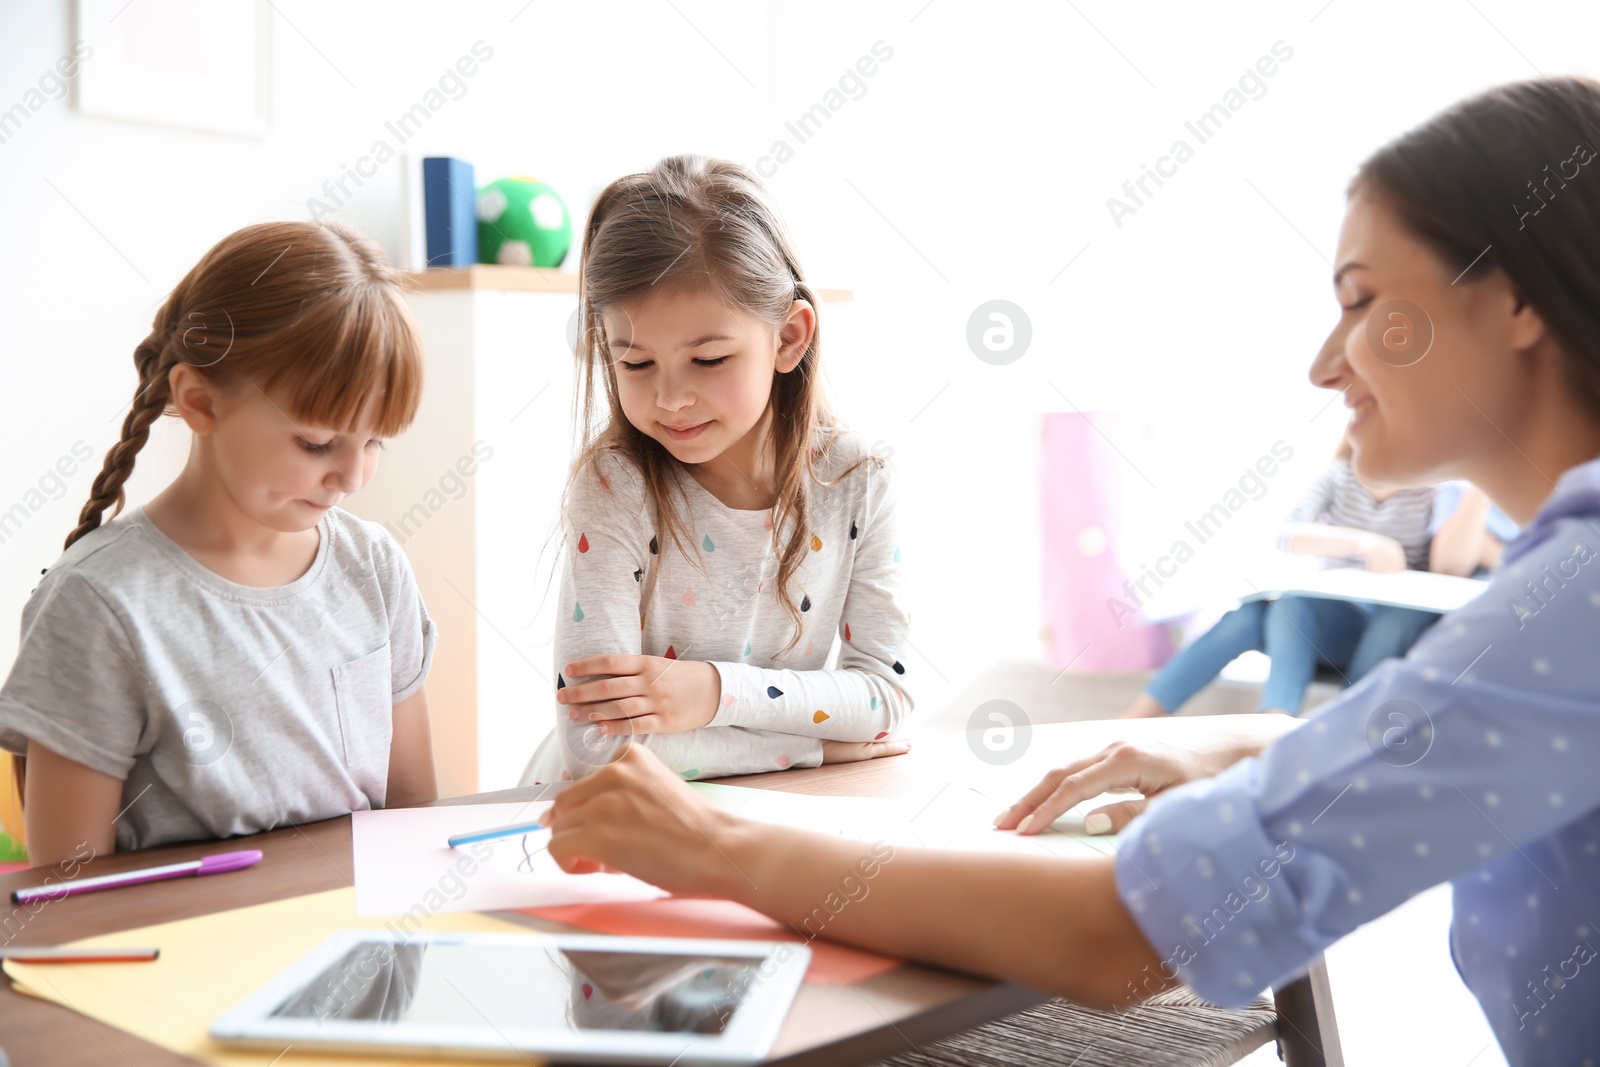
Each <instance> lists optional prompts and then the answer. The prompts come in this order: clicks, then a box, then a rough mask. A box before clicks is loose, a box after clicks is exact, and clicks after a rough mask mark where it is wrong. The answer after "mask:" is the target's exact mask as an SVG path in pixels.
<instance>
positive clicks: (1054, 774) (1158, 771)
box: [994, 716, 1300, 834]
mask: <svg viewBox="0 0 1600 1067" xmlns="http://www.w3.org/2000/svg"><path fill="white" fill-rule="evenodd" d="M1268 718H1271V719H1282V720H1283V721H1282V722H1281V724H1280V723H1277V722H1273V723H1271V724H1267V723H1265V722H1263V723H1261V724H1256V728H1254V729H1252V730H1249V731H1247V732H1241V733H1230V734H1221V735H1217V736H1215V737H1207V738H1202V739H1198V740H1196V741H1194V742H1193V743H1191V744H1190V746H1189V747H1186V748H1179V747H1177V746H1175V745H1165V744H1161V743H1159V742H1152V743H1148V744H1140V745H1135V744H1130V743H1129V742H1126V741H1118V742H1116V743H1114V744H1111V745H1108V746H1107V747H1106V748H1104V749H1102V750H1101V751H1099V752H1097V753H1095V754H1094V755H1092V756H1088V757H1085V758H1084V759H1080V760H1076V761H1074V762H1072V763H1069V764H1067V765H1066V766H1065V767H1060V768H1058V769H1056V770H1053V771H1051V772H1050V773H1049V774H1047V775H1045V776H1044V778H1043V779H1041V780H1040V782H1039V784H1038V785H1036V786H1034V787H1033V790H1032V791H1031V792H1029V793H1028V795H1027V796H1025V797H1023V798H1022V799H1021V800H1019V801H1017V802H1016V803H1015V804H1013V805H1011V806H1010V807H1009V808H1007V809H1006V810H1005V811H1003V812H1001V813H1000V817H999V818H997V819H995V821H994V824H995V825H996V826H997V827H999V828H1000V829H1002V830H1010V829H1013V828H1014V829H1015V830H1016V831H1017V832H1018V833H1019V834H1036V833H1039V832H1040V831H1043V830H1047V829H1049V828H1050V824H1051V823H1053V822H1055V821H1056V820H1057V819H1059V818H1060V817H1061V816H1062V815H1064V814H1065V813H1066V812H1067V810H1068V809H1069V808H1072V807H1074V806H1075V805H1078V804H1081V803H1083V802H1084V801H1085V800H1088V799H1089V798H1090V797H1096V796H1099V795H1100V794H1101V793H1105V792H1109V791H1112V790H1128V789H1131V790H1137V791H1138V792H1140V793H1143V794H1144V796H1143V797H1142V798H1138V799H1134V800H1123V801H1119V802H1117V803H1113V804H1106V805H1104V806H1102V807H1099V808H1096V809H1095V810H1094V811H1091V812H1090V813H1089V814H1088V815H1086V816H1084V820H1083V823H1084V829H1085V830H1086V831H1088V832H1089V833H1091V834H1110V833H1119V832H1121V830H1122V828H1123V827H1125V826H1127V825H1128V824H1129V823H1130V822H1132V821H1133V820H1134V818H1135V817H1136V816H1137V815H1139V814H1140V813H1141V812H1143V811H1144V807H1145V803H1146V802H1147V801H1148V800H1150V798H1152V797H1155V796H1158V795H1159V794H1161V793H1163V792H1165V791H1166V790H1168V789H1173V788H1176V787H1177V786H1180V785H1183V784H1184V783H1185V782H1192V781H1195V780H1196V779H1199V778H1209V777H1211V776H1212V775H1214V774H1218V773H1220V772H1221V771H1223V770H1225V769H1227V768H1228V767H1231V766H1232V765H1233V764H1235V763H1237V762H1238V761H1239V760H1241V759H1244V758H1245V757H1247V756H1255V755H1259V754H1260V753H1261V750H1262V749H1264V748H1266V747H1267V745H1268V744H1270V743H1271V742H1272V741H1274V740H1276V739H1277V738H1278V737H1280V736H1282V734H1284V733H1288V732H1289V731H1290V730H1292V729H1294V728H1295V727H1297V726H1299V725H1300V720H1298V719H1291V718H1289V717H1287V716H1269V717H1268Z"/></svg>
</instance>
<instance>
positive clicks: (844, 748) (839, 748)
mask: <svg viewBox="0 0 1600 1067" xmlns="http://www.w3.org/2000/svg"><path fill="white" fill-rule="evenodd" d="M910 751H911V742H910V741H824V742H822V762H823V763H859V762H861V761H862V760H869V759H878V758H879V757H880V756H903V755H905V754H906V753H907V752H910Z"/></svg>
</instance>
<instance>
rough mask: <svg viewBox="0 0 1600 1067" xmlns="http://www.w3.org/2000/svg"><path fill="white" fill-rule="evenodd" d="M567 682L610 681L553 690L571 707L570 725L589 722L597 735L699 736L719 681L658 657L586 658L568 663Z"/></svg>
mask: <svg viewBox="0 0 1600 1067" xmlns="http://www.w3.org/2000/svg"><path fill="white" fill-rule="evenodd" d="M563 673H564V674H565V675H566V676H567V677H568V678H586V677H589V676H591V675H596V674H608V675H612V677H610V678H603V679H600V680H598V681H592V682H584V683H583V684H582V685H569V686H567V687H566V688H564V689H560V690H557V692H556V700H557V701H558V702H559V703H562V704H569V705H572V708H571V710H570V711H568V713H567V717H568V718H570V719H571V720H572V721H573V722H593V723H595V724H597V727H598V729H599V730H600V732H601V733H603V734H607V735H621V736H631V735H634V734H677V733H683V732H685V731H687V730H698V729H699V728H700V727H702V726H706V725H709V724H710V722H711V720H712V719H713V718H715V717H716V714H717V705H718V703H719V702H720V701H721V700H722V676H721V675H720V674H718V673H717V669H716V668H715V667H713V666H712V665H711V664H709V663H705V662H702V661H700V660H686V659H664V658H662V657H661V656H632V655H611V656H589V657H588V658H586V659H579V660H573V661H572V662H571V663H569V664H567V665H566V667H565V668H564V670H563Z"/></svg>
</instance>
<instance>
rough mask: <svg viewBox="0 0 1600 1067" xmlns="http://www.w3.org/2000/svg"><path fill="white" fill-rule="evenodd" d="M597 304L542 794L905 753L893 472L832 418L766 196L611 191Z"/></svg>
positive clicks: (584, 279) (711, 179)
mask: <svg viewBox="0 0 1600 1067" xmlns="http://www.w3.org/2000/svg"><path fill="white" fill-rule="evenodd" d="M579 289H580V292H581V294H582V302H583V307H582V310H583V318H582V324H581V326H580V330H579V359H580V361H581V363H582V379H583V380H582V385H581V395H580V398H579V408H580V411H581V412H583V415H584V417H585V418H586V419H587V422H586V424H585V425H586V426H587V429H588V435H587V440H586V442H585V446H584V447H583V449H582V450H581V452H580V454H579V456H578V459H577V461H576V463H575V464H574V467H573V474H572V477H571V480H570V482H569V484H568V489H567V498H566V500H565V501H564V505H563V508H562V513H563V529H564V535H565V544H566V552H565V559H564V564H563V572H562V580H561V594H560V597H561V598H560V602H559V607H558V613H559V614H558V621H557V629H556V634H555V653H556V680H555V689H556V691H555V693H554V694H553V696H554V697H555V704H556V708H557V713H556V717H557V722H556V729H554V730H553V731H552V732H551V733H550V735H549V736H547V737H546V738H545V741H544V743H543V744H542V745H541V746H540V747H539V749H538V751H537V752H535V753H534V755H533V758H532V759H531V760H530V761H529V763H528V766H527V768H526V770H525V771H524V772H523V776H522V782H523V784H524V785H528V784H534V783H544V782H550V781H553V780H557V779H560V778H567V777H570V778H580V777H583V776H584V775H585V774H587V773H588V772H589V771H591V770H593V769H595V768H597V767H599V766H602V765H604V764H606V763H608V762H610V761H611V760H612V759H613V758H614V757H615V755H616V754H617V751H618V749H619V747H620V746H621V745H624V744H626V743H627V742H628V741H629V739H632V741H633V742H634V743H636V744H641V745H644V746H646V747H648V748H649V749H650V750H651V751H653V752H654V753H655V754H656V755H657V756H659V757H660V758H661V759H662V760H663V761H664V762H665V763H666V764H667V765H668V766H669V767H671V768H672V769H673V770H674V771H676V772H678V773H679V774H681V775H683V776H684V777H686V778H701V777H705V778H709V777H713V776H718V775H729V774H746V773H754V772H758V771H773V770H783V769H786V768H789V767H811V766H816V765H818V764H820V763H827V762H842V761H848V760H858V759H869V758H873V757H875V756H883V755H893V754H898V753H901V752H905V751H907V750H908V748H909V747H910V746H909V743H908V742H904V741H899V740H895V734H896V733H897V732H898V731H899V729H900V727H901V726H902V725H903V724H904V722H905V719H906V716H907V714H908V713H909V712H910V711H911V708H912V701H911V697H910V694H909V693H908V691H907V689H906V684H905V682H906V678H905V675H906V665H905V659H906V650H907V647H908V646H907V644H906V635H907V631H908V618H907V615H906V611H905V609H904V606H903V605H902V603H901V601H900V599H899V588H900V577H899V571H900V568H899V563H900V550H899V547H898V545H897V543H896V540H895V538H896V535H895V523H894V496H893V494H892V492H891V489H890V483H889V476H888V474H889V472H888V467H887V464H886V460H885V459H884V458H883V457H881V456H878V455H875V454H873V453H872V452H871V450H869V449H868V448H866V447H865V446H864V445H863V444H862V442H861V441H860V439H859V438H857V437H856V436H854V435H853V434H850V433H848V432H846V431H845V430H844V428H843V427H842V426H840V424H839V423H838V421H837V420H836V418H835V417H834V415H833V413H832V411H831V410H830V408H829V406H828V403H827V400H826V398H825V397H824V395H823V392H822V383H821V380H820V378H819V364H818V360H819V348H818V331H817V317H818V315H817V310H818V309H817V298H816V296H815V293H814V291H813V290H812V289H811V287H810V286H809V285H807V283H806V281H805V279H804V277H803V276H802V274H801V271H800V264H799V259H798V258H797V257H796V255H795V253H794V250H793V249H792V247H791V246H790V243H789V238H788V236H787V234H786V232H785V230H784V228H783V226H782V224H781V222H780V220H779V218H778V216H777V213H776V211H775V210H774V209H773V208H772V207H771V206H770V205H769V203H768V202H767V199H766V195H765V192H764V190H763V189H762V188H761V186H760V184H759V183H758V182H757V181H756V180H755V178H754V177H752V176H751V175H750V174H749V172H747V171H746V170H744V169H743V168H742V167H739V166H737V165H736V164H733V163H727V162H722V161H718V160H710V159H705V158H703V157H699V156H677V157H673V158H669V159H665V160H662V161H661V162H660V163H658V164H657V165H656V166H655V167H653V168H651V169H650V170H648V171H645V172H643V173H639V174H631V175H628V176H626V177H623V178H620V179H618V180H617V181H615V182H613V183H611V185H610V186H608V187H607V188H606V189H605V190H604V191H603V192H602V193H601V194H600V197H599V199H598V200H596V201H595V204H594V207H593V209H592V212H591V214H590V216H589V221H588V225H587V228H586V232H585V238H584V245H583V257H582V262H581V264H580V266H579ZM597 387H598V388H597ZM599 390H603V391H604V402H603V404H602V402H601V401H600V399H599V396H598V391H599ZM835 634H837V635H838V637H839V638H840V640H841V642H842V643H841V645H840V653H839V658H838V663H837V665H836V667H835V669H832V670H829V669H827V661H828V658H829V654H830V651H831V649H832V646H833V641H834V636H835Z"/></svg>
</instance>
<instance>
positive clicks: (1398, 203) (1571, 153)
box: [1350, 77, 1600, 411]
mask: <svg viewBox="0 0 1600 1067" xmlns="http://www.w3.org/2000/svg"><path fill="white" fill-rule="evenodd" d="M1597 149H1600V82H1597V81H1595V80H1593V79H1590V78H1581V77H1559V78H1537V79H1533V80H1531V81H1524V82H1514V83H1512V84H1510V85H1502V86H1498V87H1496V88H1494V89H1490V90H1488V91H1487V92H1484V93H1480V94H1479V95H1477V96H1474V97H1470V98H1469V99H1467V100H1463V101H1462V102H1460V103H1458V104H1456V105H1454V106H1452V107H1450V108H1448V109H1446V110H1445V111H1442V112H1440V113H1439V114H1438V115H1435V116H1434V117H1433V118H1431V119H1429V120H1428V121H1427V122H1425V123H1423V124H1422V125H1421V126H1418V127H1417V128H1416V129H1413V130H1411V131H1409V132H1407V133H1405V134H1403V135H1401V136H1400V137H1398V138H1396V139H1395V140H1394V141H1392V142H1390V143H1389V144H1387V145H1385V146H1384V147H1383V148H1380V149H1379V150H1378V151H1377V152H1375V153H1373V155H1372V156H1371V158H1369V159H1368V160H1367V161H1366V162H1365V163H1363V164H1362V165H1361V168H1360V170H1359V171H1358V172H1357V173H1356V177H1355V179H1354V180H1353V181H1352V182H1351V184H1350V193H1351V195H1356V194H1358V193H1368V194H1371V195H1372V196H1374V198H1375V199H1377V200H1378V201H1379V202H1380V203H1382V204H1384V205H1385V206H1386V207H1388V208H1390V209H1391V210H1392V211H1394V212H1395V213H1396V214H1397V215H1398V216H1399V218H1400V221H1401V223H1402V224H1403V225H1404V226H1405V227H1406V229H1408V230H1409V231H1411V233H1412V234H1413V235H1415V236H1416V237H1417V238H1418V239H1419V240H1421V241H1422V242H1423V243H1424V244H1426V245H1428V246H1429V247H1430V248H1431V249H1432V250H1433V252H1434V253H1435V254H1436V255H1438V256H1439V257H1440V258H1441V259H1443V260H1444V262H1445V263H1447V264H1450V265H1451V267H1452V269H1455V270H1460V271H1462V272H1463V273H1464V274H1465V276H1466V278H1467V279H1473V278H1481V277H1483V276H1484V275H1486V274H1487V273H1488V272H1490V271H1492V270H1500V271H1503V272H1504V273H1505V275H1506V277H1507V278H1509V279H1510V280H1511V283H1512V285H1514V286H1515V287H1516V289H1517V291H1518V292H1519V293H1520V294H1521V295H1522V296H1523V297H1524V298H1525V299H1527V301H1528V302H1529V303H1530V304H1531V305H1532V306H1533V307H1534V308H1535V309H1536V310H1537V311H1538V312H1539V315H1540V317H1541V318H1542V319H1544V321H1545V324H1546V325H1547V326H1548V327H1549V328H1550V330H1551V332H1552V333H1553V335H1554V336H1555V338H1556V340H1557V342H1558V343H1559V345H1560V347H1561V349H1562V351H1563V353H1564V355H1565V362H1566V371H1567V376H1568V380H1569V381H1570V382H1571V384H1572V386H1573V388H1574V389H1575V390H1577V392H1578V394H1579V395H1580V396H1582V397H1584V398H1585V400H1586V401H1587V402H1588V404H1589V406H1590V407H1591V408H1592V409H1593V410H1595V411H1600V257H1597V256H1596V255H1595V249H1596V247H1597V246H1600V159H1597V155H1600V152H1597ZM1486 250H1487V251H1486Z"/></svg>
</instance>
